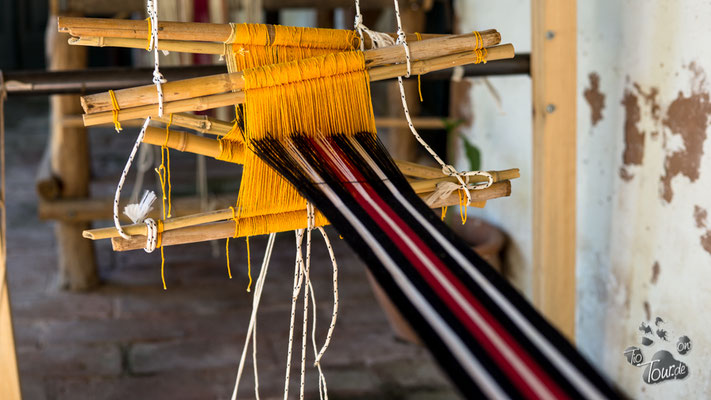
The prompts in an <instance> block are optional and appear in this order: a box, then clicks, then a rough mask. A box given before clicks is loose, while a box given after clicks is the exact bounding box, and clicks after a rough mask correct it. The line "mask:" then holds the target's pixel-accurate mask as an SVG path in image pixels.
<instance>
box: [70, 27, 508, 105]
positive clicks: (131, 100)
mask: <svg viewBox="0 0 711 400" xmlns="http://www.w3.org/2000/svg"><path fill="white" fill-rule="evenodd" d="M482 38H484V45H485V46H487V47H491V46H493V45H496V44H499V42H500V41H501V35H499V34H498V32H496V31H493V30H492V31H487V32H485V35H484V34H482ZM476 45H477V37H476V36H475V35H474V34H472V33H469V34H465V35H448V36H445V37H440V38H434V39H427V40H422V41H416V42H413V43H410V44H409V47H410V58H411V59H412V60H429V59H433V58H437V57H442V56H445V55H450V54H458V53H463V52H467V51H471V50H472V49H474V48H475V47H476ZM363 55H364V57H365V61H366V67H367V68H373V67H377V66H383V65H387V64H391V63H395V62H404V60H405V50H404V48H403V47H402V46H388V47H383V48H380V49H375V50H367V51H365V52H363ZM162 88H163V101H164V102H170V101H176V100H183V99H187V98H193V97H202V96H207V95H213V94H218V93H224V92H228V91H233V90H242V89H244V78H243V74H242V72H241V71H240V72H234V73H225V74H219V75H212V76H205V77H199V78H192V79H184V80H180V81H173V82H167V83H165V84H163V86H162ZM114 95H115V98H116V103H117V104H118V106H119V108H120V109H128V108H132V107H138V106H142V105H147V104H156V103H157V102H158V98H157V94H156V90H155V86H154V85H144V86H138V87H135V88H128V89H121V90H117V91H115V92H114ZM81 105H82V108H84V112H86V113H87V114H93V113H98V112H104V111H111V110H113V103H112V100H111V96H110V94H109V93H108V92H104V93H97V94H92V95H88V96H83V97H82V98H81Z"/></svg>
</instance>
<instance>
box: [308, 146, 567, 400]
mask: <svg viewBox="0 0 711 400" xmlns="http://www.w3.org/2000/svg"><path fill="white" fill-rule="evenodd" d="M314 144H315V146H314V147H315V148H316V149H317V150H318V151H319V154H321V155H322V156H324V159H325V160H324V161H327V162H328V164H329V165H330V166H331V167H332V170H333V171H334V172H336V173H337V174H338V175H339V176H341V178H342V180H343V181H348V180H349V179H348V177H347V176H345V175H344V174H343V173H342V172H341V171H340V170H339V168H337V167H336V165H335V164H334V163H333V162H332V161H331V160H330V157H329V155H328V153H327V151H326V150H325V149H324V148H323V147H322V144H321V143H316V142H315V143H314ZM330 144H331V146H332V147H333V149H334V151H336V152H337V153H338V155H339V156H340V160H341V161H342V162H343V163H344V164H345V165H346V166H347V168H348V170H349V172H350V173H351V174H353V175H354V177H355V179H356V180H357V181H359V182H365V178H364V177H363V176H362V175H361V174H360V172H359V171H358V170H357V169H356V168H355V167H354V166H353V165H352V163H350V161H349V160H348V158H347V157H346V156H345V154H343V152H342V149H340V148H339V147H338V145H337V144H336V143H334V142H331V143H330ZM360 185H361V187H362V188H363V189H364V190H365V191H366V193H367V194H368V195H369V196H370V197H371V198H372V200H373V201H374V202H375V203H376V204H377V205H378V207H380V208H381V210H382V211H383V212H384V213H385V214H386V215H387V216H388V217H389V218H390V219H391V220H392V221H393V223H394V224H395V225H396V226H397V227H398V228H399V229H401V230H402V232H403V234H404V235H406V236H407V237H408V238H410V240H411V241H412V242H413V245H414V246H416V247H418V250H420V251H421V252H422V254H423V255H424V256H425V257H426V258H427V259H428V260H429V261H430V262H431V263H432V264H433V265H434V266H436V267H437V268H438V270H439V271H440V273H442V274H443V275H444V277H445V279H447V280H448V281H449V282H450V283H451V284H452V285H453V286H454V287H455V288H456V289H457V291H458V292H459V293H460V294H461V295H462V296H463V297H464V299H465V300H466V301H467V302H468V303H469V304H470V305H472V307H473V308H474V309H475V310H476V312H478V313H479V315H480V316H481V318H482V319H484V320H485V321H486V322H487V323H488V324H489V325H490V326H491V328H492V330H493V331H494V332H495V333H496V334H498V335H499V336H500V337H501V339H502V340H503V341H504V343H505V344H506V345H508V346H509V347H510V348H511V350H512V352H513V353H515V354H516V355H517V356H518V358H519V359H520V360H521V362H522V363H523V364H524V365H525V366H526V367H527V368H528V369H529V370H531V372H532V373H533V375H534V376H536V377H537V378H538V380H539V381H541V383H543V385H544V386H545V387H547V388H548V390H550V391H551V393H553V394H554V395H555V396H556V397H557V398H567V396H566V395H565V393H564V392H563V391H562V390H561V389H560V388H559V387H558V386H557V385H556V384H555V382H554V381H552V379H551V378H550V377H549V376H548V375H547V374H545V373H543V371H542V369H541V367H540V365H538V364H536V363H535V362H534V360H533V359H531V358H530V356H529V355H528V354H527V353H526V352H525V351H524V350H523V349H522V348H521V347H520V345H519V343H518V342H516V341H515V340H514V339H513V338H512V337H511V336H510V335H508V332H506V330H504V329H503V327H501V326H500V325H499V324H498V321H496V320H495V319H494V318H493V317H492V316H491V314H489V313H488V312H487V310H486V308H485V307H483V306H482V305H481V303H479V302H478V301H477V300H476V298H475V297H474V296H473V294H471V292H469V290H468V289H467V288H466V287H465V286H464V285H463V284H462V282H461V281H459V280H458V279H457V278H456V277H455V276H454V275H453V274H452V272H451V271H450V270H449V269H448V268H446V266H445V265H444V264H443V263H442V260H441V259H439V258H438V257H437V256H436V255H435V254H434V252H433V251H432V249H430V248H429V247H428V246H427V245H426V244H425V243H424V242H423V241H422V240H421V239H420V237H419V236H418V235H416V234H415V232H414V231H412V229H411V228H410V227H409V225H407V224H406V223H405V222H404V221H403V220H402V219H401V218H400V217H399V216H398V215H397V213H395V212H394V211H393V210H392V209H391V208H390V207H389V206H388V204H387V203H386V202H385V201H384V200H383V199H382V198H380V196H379V195H378V194H377V192H375V190H374V189H373V188H372V186H370V185H368V184H365V183H363V184H360ZM353 186H354V185H351V187H350V188H349V191H350V192H351V194H352V195H353V196H354V198H356V200H357V201H358V203H359V204H360V205H361V207H363V209H364V210H365V211H366V212H367V213H368V214H369V215H370V216H371V218H373V219H374V220H375V221H376V222H377V223H378V225H379V226H380V227H381V228H383V229H384V230H386V231H387V233H388V234H389V235H391V237H390V238H391V239H392V240H393V242H394V243H395V244H396V246H397V247H398V248H400V250H401V251H402V253H403V255H404V256H405V257H406V258H407V259H408V261H410V262H411V263H412V264H413V266H414V267H415V268H416V269H417V270H418V271H419V272H420V274H421V275H422V276H423V277H424V278H425V280H426V281H427V282H428V283H429V284H430V285H431V286H432V287H433V289H435V291H436V293H437V295H438V296H439V297H440V298H441V299H442V300H443V301H445V303H446V304H447V305H448V306H449V307H450V309H452V310H453V311H454V312H455V315H456V316H457V318H458V319H459V320H460V321H461V322H462V323H463V324H464V325H465V326H466V327H467V329H468V330H469V331H470V333H472V334H473V335H474V336H475V337H476V338H477V339H479V340H480V341H482V344H485V346H483V347H484V348H485V349H486V351H487V352H488V353H489V354H490V356H491V357H492V359H494V360H496V361H497V364H498V365H499V366H500V367H501V368H502V369H503V370H504V371H505V372H506V373H507V374H508V375H509V377H510V378H511V380H512V381H513V382H516V383H517V385H516V386H517V387H519V389H521V390H522V391H523V392H524V394H526V396H527V397H528V398H536V397H537V396H536V394H535V393H534V392H533V388H532V387H530V385H529V384H528V382H526V380H525V379H524V378H523V376H522V375H521V373H520V372H519V371H518V370H516V368H515V367H514V366H513V365H512V364H511V362H510V361H509V360H508V359H507V358H506V357H505V356H504V355H503V354H502V353H501V352H500V351H498V349H497V348H496V344H495V343H494V342H493V341H492V340H491V339H490V338H489V337H488V335H487V334H486V333H485V332H484V331H482V330H481V329H480V328H479V326H478V325H477V324H476V323H475V322H474V321H473V320H472V319H471V317H469V315H467V313H466V311H465V310H464V308H463V307H462V306H461V305H460V304H459V303H458V302H457V301H456V299H454V297H453V296H452V295H451V294H450V293H449V292H448V290H447V289H446V288H445V287H444V286H443V285H442V284H441V283H440V282H439V281H438V280H437V278H436V277H435V276H434V274H433V273H432V272H430V271H429V269H428V268H427V266H426V265H425V264H424V263H423V262H422V260H421V259H420V258H419V257H417V256H416V255H415V254H414V252H413V250H412V249H411V247H410V246H409V245H408V244H407V243H406V242H405V241H404V240H403V239H402V238H401V237H400V234H399V233H397V231H395V229H394V228H392V227H390V226H389V224H388V223H387V222H386V221H385V220H384V219H383V217H381V216H380V214H379V213H378V211H377V210H376V209H375V208H373V206H371V205H370V204H369V203H368V201H367V200H366V199H365V198H364V197H363V196H362V195H361V194H360V193H358V191H357V189H355V187H353Z"/></svg>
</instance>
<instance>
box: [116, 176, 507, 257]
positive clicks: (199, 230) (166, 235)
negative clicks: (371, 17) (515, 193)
mask: <svg viewBox="0 0 711 400" xmlns="http://www.w3.org/2000/svg"><path fill="white" fill-rule="evenodd" d="M510 194H511V182H510V181H502V182H497V183H495V184H494V185H492V186H491V187H489V188H488V189H484V190H477V191H473V192H472V200H473V201H475V202H483V201H486V200H491V199H495V198H500V197H506V196H509V195H510ZM427 196H429V193H425V194H422V195H420V197H422V198H426V197H427ZM458 204H459V196H458V194H456V193H454V194H452V195H450V196H449V197H448V198H446V199H442V200H440V201H438V202H437V203H436V204H434V205H433V206H432V208H439V207H445V206H455V205H458ZM231 213H232V212H231V211H230V214H229V216H228V218H231V216H232V214H231ZM294 214H295V215H297V216H298V215H304V216H305V213H304V211H294ZM168 221H170V220H168ZM168 221H166V222H165V223H167V222H168ZM142 226H143V232H144V233H145V225H142ZM124 229H126V228H124ZM127 232H128V231H127ZM234 233H235V222H234V221H232V220H228V221H221V222H212V223H205V224H201V225H193V226H186V227H184V228H179V229H173V230H166V231H164V232H163V233H162V237H161V243H162V244H163V246H173V245H179V244H187V243H197V242H205V241H210V240H217V239H224V238H228V237H233V235H234ZM111 245H112V247H113V249H114V251H128V250H138V249H142V248H143V247H145V245H146V237H145V236H144V235H141V234H136V235H135V236H132V237H131V239H128V240H126V239H123V238H121V237H112V238H111Z"/></svg>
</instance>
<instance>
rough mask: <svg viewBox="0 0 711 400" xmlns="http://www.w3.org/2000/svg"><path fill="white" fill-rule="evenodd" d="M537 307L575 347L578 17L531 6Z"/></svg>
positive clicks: (564, 4)
mask: <svg viewBox="0 0 711 400" xmlns="http://www.w3.org/2000/svg"><path fill="white" fill-rule="evenodd" d="M531 15H532V21H531V22H532V23H531V28H532V45H533V47H532V49H531V78H532V81H533V188H534V190H533V300H534V304H535V305H536V306H537V307H538V309H539V310H540V311H541V312H542V313H543V315H545V316H546V317H547V318H548V319H549V320H550V321H551V322H552V323H553V325H555V326H556V327H557V328H558V329H559V330H560V331H561V332H562V333H563V334H564V335H565V336H566V337H567V338H568V339H569V340H571V341H574V340H575V303H576V302H575V294H576V290H575V254H576V245H575V235H576V230H575V216H576V212H575V190H576V184H575V182H576V174H575V170H576V131H577V127H576V99H577V96H576V94H577V87H576V84H577V70H576V62H577V60H576V57H577V56H576V54H577V49H576V47H577V44H576V38H577V36H576V35H577V31H576V29H577V26H576V21H577V10H576V1H575V0H533V2H532V3H531Z"/></svg>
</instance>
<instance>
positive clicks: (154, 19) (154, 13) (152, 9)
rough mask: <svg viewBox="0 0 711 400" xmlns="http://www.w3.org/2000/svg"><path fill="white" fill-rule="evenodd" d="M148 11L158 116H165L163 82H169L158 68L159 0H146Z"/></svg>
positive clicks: (149, 47) (149, 45) (149, 44)
mask: <svg viewBox="0 0 711 400" xmlns="http://www.w3.org/2000/svg"><path fill="white" fill-rule="evenodd" d="M146 13H147V14H148V18H149V19H150V22H151V38H150V40H149V43H148V51H150V50H153V83H154V84H155V85H156V91H157V92H158V116H159V117H162V116H163V87H162V86H161V84H163V83H165V82H167V81H166V80H165V78H163V75H162V74H161V73H160V70H159V68H158V64H159V61H158V0H147V1H146Z"/></svg>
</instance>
